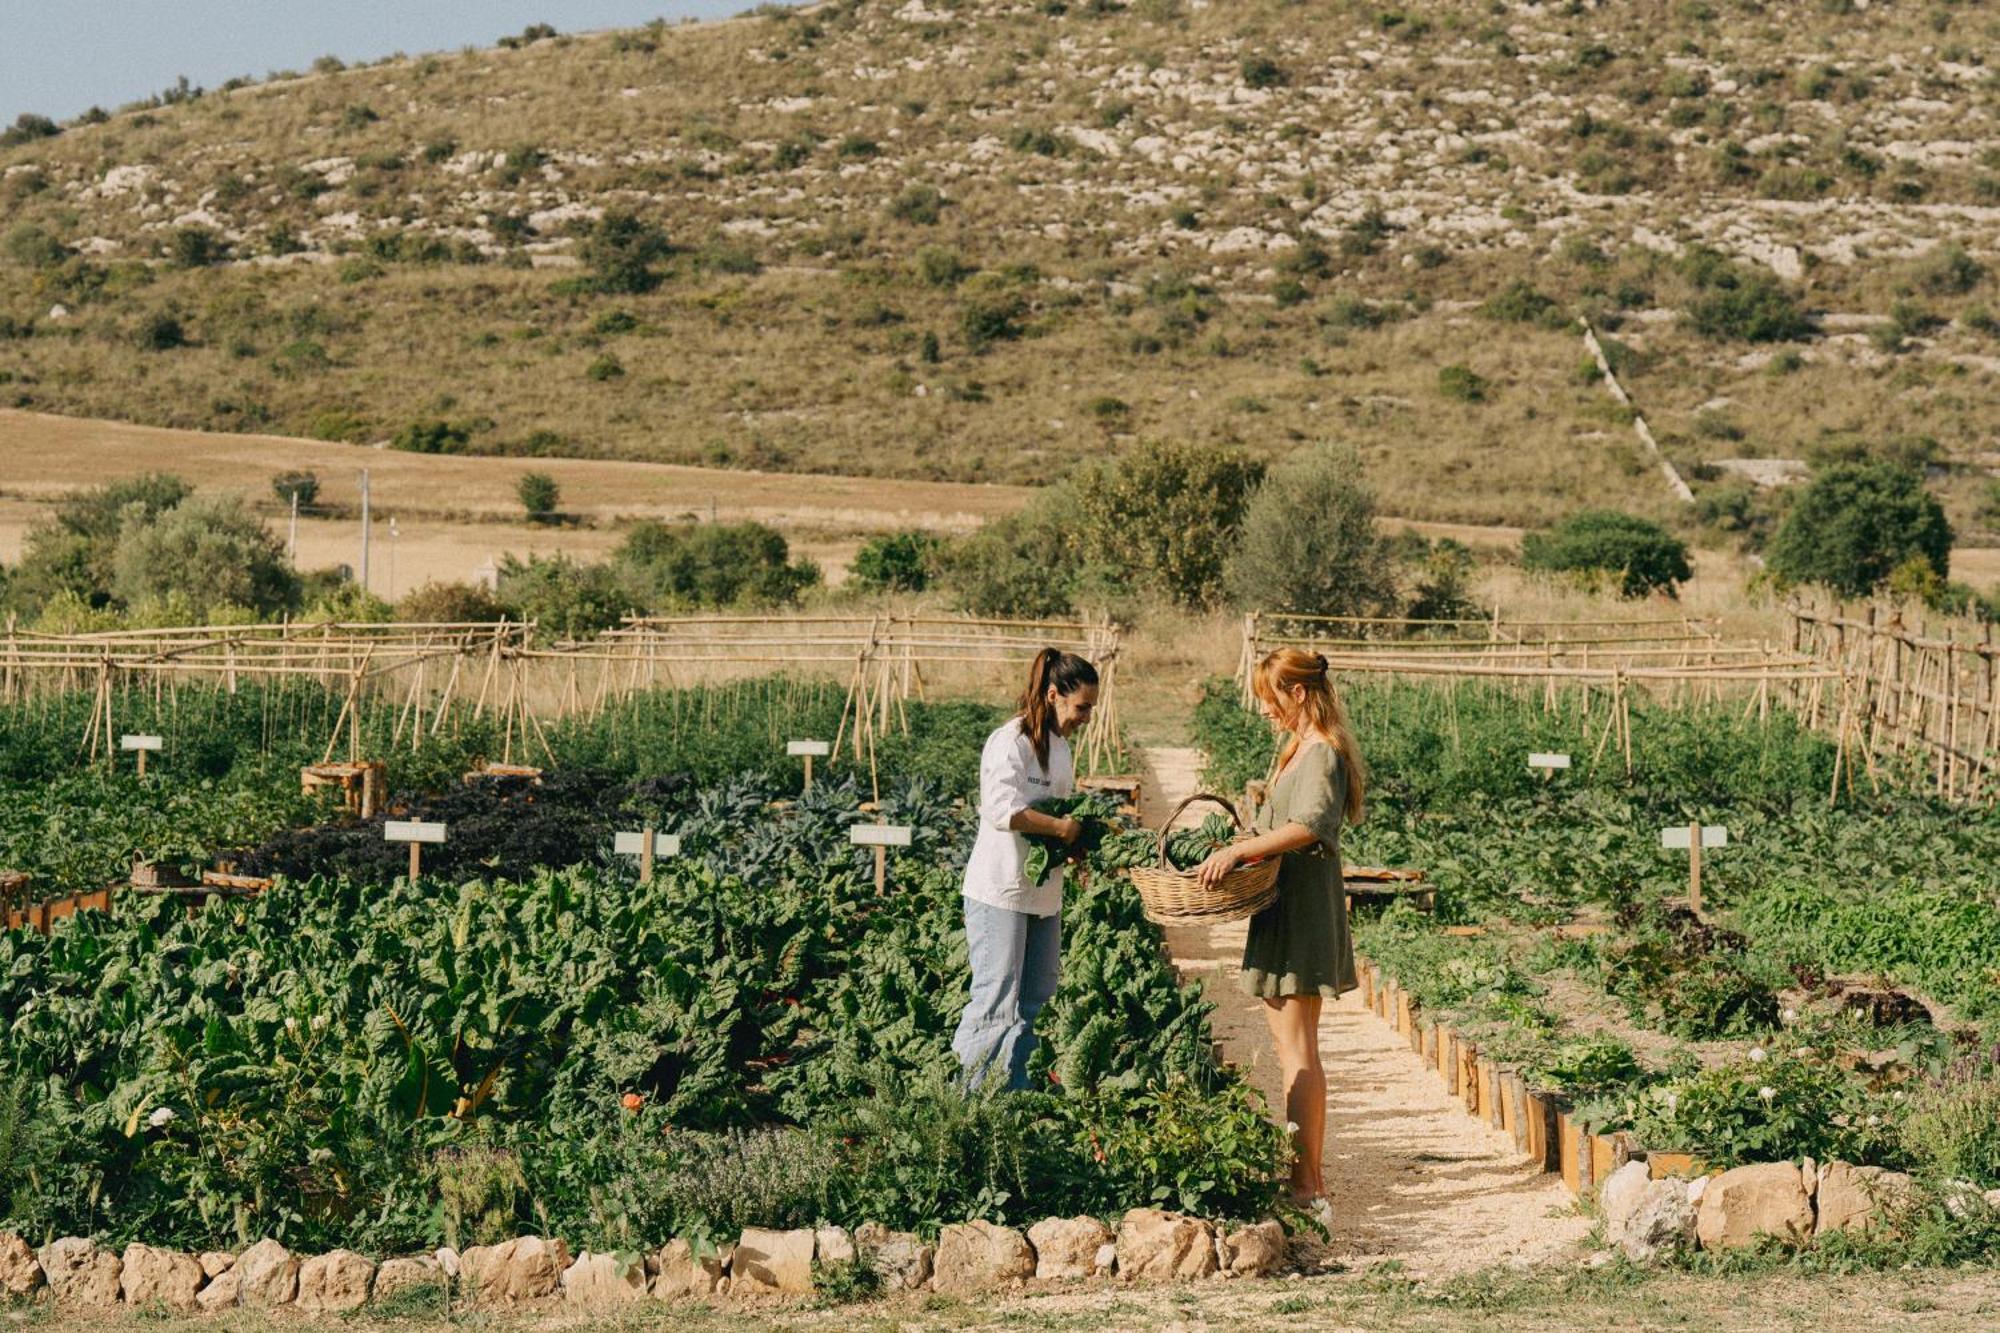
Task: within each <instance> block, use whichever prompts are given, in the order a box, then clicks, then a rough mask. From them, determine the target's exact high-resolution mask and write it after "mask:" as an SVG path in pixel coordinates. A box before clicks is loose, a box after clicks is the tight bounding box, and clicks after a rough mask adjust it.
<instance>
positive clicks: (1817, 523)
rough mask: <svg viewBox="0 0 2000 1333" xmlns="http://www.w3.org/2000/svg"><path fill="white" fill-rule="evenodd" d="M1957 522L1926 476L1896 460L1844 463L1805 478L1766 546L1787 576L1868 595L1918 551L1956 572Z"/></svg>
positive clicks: (1772, 563)
mask: <svg viewBox="0 0 2000 1333" xmlns="http://www.w3.org/2000/svg"><path fill="white" fill-rule="evenodd" d="M1951 542H1952V531H1951V524H1950V523H1949V522H1948V521H1947V520H1946V518H1945V514H1944V506H1943V505H1941V504H1939V503H1938V501H1937V497H1936V496H1934V495H1932V494H1931V493H1930V491H1928V490H1927V489H1925V487H1924V482H1923V478H1922V477H1921V476H1919V475H1918V474H1917V473H1916V472H1913V471H1911V470H1910V469H1908V468H1903V467H1898V466H1896V465H1895V464H1893V463H1842V464H1838V465H1836V466H1833V467H1829V468H1825V469H1822V470H1821V471H1820V472H1819V473H1818V474H1817V475H1815V476H1814V477H1813V479H1812V480H1811V481H1810V482H1808V483H1807V484H1806V487H1805V489H1804V490H1802V491H1801V492H1800V493H1799V495H1798V498H1797V499H1796V500H1794V501H1793V502H1792V507H1791V509H1790V510H1789V511H1788V512H1787V513H1786V514H1785V517H1784V519H1783V520H1782V521H1781V522H1780V523H1779V524H1778V531H1777V533H1776V534H1775V535H1774V536H1773V537H1772V538H1771V545H1770V548H1769V550H1768V551H1767V552H1766V559H1767V561H1768V563H1769V568H1770V570H1771V573H1772V574H1773V575H1774V576H1775V577H1776V578H1778V579H1779V580H1781V581H1783V582H1787V583H1821V584H1825V585H1826V586H1827V587H1829V588H1831V589H1833V590H1834V591H1835V592H1837V593H1839V594H1840V595H1841V596H1843V597H1863V596H1866V595H1867V594H1869V593H1871V592H1873V591H1875V589H1876V588H1878V587H1880V586H1881V585H1882V583H1883V582H1884V581H1885V580H1887V579H1888V577H1889V575H1890V572H1891V571H1893V570H1894V569H1895V568H1896V567H1897V566H1898V565H1901V564H1903V563H1904V562H1905V561H1907V560H1909V559H1910V558H1911V557H1912V556H1918V557H1921V558H1922V559H1923V560H1924V561H1926V562H1927V563H1928V564H1929V565H1930V567H1931V568H1932V569H1933V570H1934V571H1936V573H1937V576H1938V577H1939V578H1940V579H1942V578H1944V577H1945V576H1947V575H1948V574H1949V573H1950V572H1951Z"/></svg>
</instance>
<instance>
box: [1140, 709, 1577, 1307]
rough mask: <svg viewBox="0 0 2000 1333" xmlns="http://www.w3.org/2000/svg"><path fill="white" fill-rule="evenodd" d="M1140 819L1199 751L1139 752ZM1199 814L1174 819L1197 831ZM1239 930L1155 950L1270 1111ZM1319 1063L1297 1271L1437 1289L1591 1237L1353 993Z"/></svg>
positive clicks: (1259, 1017) (1158, 811) (1266, 1064)
mask: <svg viewBox="0 0 2000 1333" xmlns="http://www.w3.org/2000/svg"><path fill="white" fill-rule="evenodd" d="M1140 753H1141V756H1142V761H1143V769H1142V780H1143V781H1144V784H1145V785H1144V787H1143V788H1142V789H1141V813H1142V815H1143V817H1144V818H1145V819H1146V821H1147V822H1148V823H1149V824H1151V825H1152V826H1154V827H1157V826H1158V823H1159V821H1161V820H1163V819H1165V817H1166V816H1167V814H1168V812H1170V811H1171V810H1172V809H1173V807H1174V805H1175V804H1176V803H1177V802H1179V801H1180V800H1181V799H1182V798H1183V797H1184V796H1186V795H1187V794H1188V793H1190V792H1192V791H1194V790H1196V789H1197V782H1198V779H1199V774H1200V766H1201V753H1200V751H1198V750H1193V749H1185V748H1175V747H1165V746H1161V747H1152V748H1147V749H1144V750H1142V751H1141V752H1140ZM1201 809H1202V807H1200V806H1196V807H1194V808H1193V809H1190V810H1189V811H1187V812H1186V813H1185V814H1183V815H1182V816H1181V820H1182V822H1186V821H1190V820H1198V819H1199V818H1200V814H1201ZM1246 932H1247V926H1246V925H1245V923H1242V922H1234V923H1230V924H1227V925H1221V926H1212V927H1206V928H1202V929H1190V930H1170V931H1168V932H1167V947H1168V948H1169V949H1170V950H1171V951H1172V953H1173V956H1174V961H1175V963H1176V964H1177V965H1178V966H1179V967H1180V969H1181V971H1182V973H1183V975H1185V976H1188V977H1191V978H1198V979H1199V980H1200V982H1201V985H1202V987H1203V990H1204V991H1205V992H1206V994H1207V995H1208V997H1209V999H1210V1000H1212V1001H1213V1002H1214V1004H1215V1006H1216V1010H1215V1014H1214V1016H1213V1017H1212V1019H1211V1020H1210V1021H1211V1023H1212V1024H1213V1026H1214V1029H1215V1035H1216V1040H1217V1041H1219V1042H1220V1043H1221V1045H1222V1050H1223V1055H1224V1058H1226V1059H1228V1060H1229V1061H1231V1062H1232V1063H1235V1064H1237V1065H1240V1066H1243V1067H1244V1068H1245V1069H1247V1070H1248V1071H1249V1074H1250V1077H1251V1080H1252V1082H1254V1083H1255V1084H1256V1086H1257V1087H1258V1088H1259V1089H1260V1090H1261V1091H1262V1092H1263V1093H1264V1096H1265V1097H1266V1099H1267V1100H1269V1101H1271V1102H1272V1103H1273V1104H1274V1105H1276V1104H1278V1103H1279V1098H1278V1091H1279V1090H1278V1069H1277V1061H1276V1058H1275V1056H1274V1055H1273V1053H1272V1049H1271V1039H1270V1035H1269V1033H1268V1031H1267V1030H1266V1028H1265V1025H1264V1017H1263V1012H1262V1004H1261V1002H1259V1001H1257V1000H1255V999H1253V998H1250V997H1248V996H1246V995H1244V994H1243V992H1242V991H1241V990H1240V989H1239V988H1238V986H1237V963H1238V960H1240V959H1241V958H1242V956H1243V940H1244V936H1245V934H1246ZM1320 1053H1321V1056H1322V1058H1323V1059H1324V1060H1325V1062H1326V1069H1327V1083H1328V1088H1329V1095H1328V1104H1327V1136H1326V1156H1325V1159H1324V1162H1323V1168H1324V1172H1325V1176H1326V1183H1327V1190H1328V1193H1329V1195H1330V1196H1331V1198H1332V1200H1333V1206H1334V1214H1335V1217H1334V1228H1333V1235H1332V1237H1331V1239H1330V1242H1329V1243H1328V1244H1327V1245H1325V1246H1323V1247H1314V1249H1313V1250H1312V1251H1311V1252H1310V1253H1309V1254H1308V1256H1307V1264H1308V1266H1309V1267H1312V1268H1316V1269H1319V1270H1321V1271H1324V1270H1326V1269H1328V1268H1334V1267H1347V1268H1364V1269H1368V1268H1378V1267H1382V1266H1392V1267H1393V1269H1394V1271H1397V1272H1399V1273H1403V1274H1406V1275H1409V1276H1411V1277H1415V1278H1422V1279H1436V1278H1447V1277H1451V1276H1454V1275H1461V1274H1467V1273H1474V1272H1479V1271H1481V1270H1485V1269H1490V1268H1493V1267H1495V1266H1496V1265H1509V1266H1516V1267H1527V1266H1532V1265H1541V1264H1547V1263H1560V1262H1566V1261H1571V1260H1574V1259H1576V1258H1577V1257H1579V1255H1580V1253H1581V1251H1580V1246H1581V1244H1582V1242H1583V1240H1584V1238H1585V1237H1586V1236H1587V1235H1588V1234H1589V1232H1590V1229H1591V1225H1592V1223H1591V1219H1590V1218H1589V1217H1588V1215H1587V1214H1586V1213H1585V1212H1584V1211H1583V1210H1582V1209H1580V1208H1579V1207H1578V1206H1577V1204H1576V1202H1575V1200H1574V1199H1572V1198H1571V1197H1570V1195H1569V1193H1568V1191H1567V1190H1565V1189H1564V1188H1563V1185H1562V1182H1561V1180H1560V1179H1558V1178H1557V1177H1555V1176H1553V1175H1548V1174H1544V1173H1543V1172H1541V1171H1540V1170H1539V1169H1538V1168H1537V1167H1536V1166H1534V1165H1532V1164H1530V1163H1529V1162H1528V1160H1527V1159H1526V1158H1525V1157H1524V1156H1523V1155H1522V1154H1521V1153H1520V1152H1519V1151H1518V1150H1517V1149H1516V1148H1515V1146H1514V1141H1513V1138H1512V1137H1511V1136H1510V1135H1507V1134H1503V1133H1501V1132H1499V1131H1497V1130H1493V1129H1491V1128H1489V1127H1487V1126H1485V1125H1483V1124H1481V1123H1480V1122H1479V1121H1477V1120H1475V1119H1474V1118H1473V1117H1471V1116H1469V1115H1467V1114H1466V1113H1465V1108H1464V1106H1463V1104H1462V1103H1460V1102H1459V1101H1458V1100H1456V1099H1455V1098H1453V1097H1451V1096H1450V1095H1449V1094H1447V1093H1446V1091H1445V1088H1444V1083H1443V1081H1442V1080H1441V1079H1440V1078H1439V1077H1438V1075H1437V1073H1436V1072H1435V1071H1434V1070H1431V1069H1429V1068H1428V1067H1426V1066H1425V1064H1424V1062H1423V1061H1422V1060H1420V1059H1418V1058H1417V1056H1415V1055H1413V1054H1412V1053H1411V1051H1410V1048H1409V1045H1408V1043H1407V1042H1405V1041H1404V1040H1403V1039H1402V1038H1400V1037H1398V1036H1397V1035H1396V1032H1395V1030H1394V1029H1393V1028H1391V1027H1390V1026H1389V1025H1388V1024H1387V1023H1384V1022H1383V1021H1382V1020H1381V1019H1379V1018H1377V1017H1375V1015H1374V1014H1372V1013H1370V1012H1369V1011H1368V1010H1366V1009H1364V1008H1363V1007H1362V1004H1361V998H1360V993H1359V992H1358V991H1354V992H1349V993H1348V994H1347V995H1345V996H1342V997H1341V999H1340V1000H1339V1001H1337V1002H1336V1003H1334V1004H1332V1005H1330V1006H1328V1007H1327V1009H1326V1011H1325V1013H1324V1015H1323V1017H1322V1020H1321V1028H1320Z"/></svg>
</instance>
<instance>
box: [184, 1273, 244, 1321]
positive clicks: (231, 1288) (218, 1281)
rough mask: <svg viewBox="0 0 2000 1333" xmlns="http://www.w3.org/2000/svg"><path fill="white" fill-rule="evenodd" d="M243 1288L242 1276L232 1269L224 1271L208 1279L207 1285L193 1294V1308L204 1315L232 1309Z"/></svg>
mask: <svg viewBox="0 0 2000 1333" xmlns="http://www.w3.org/2000/svg"><path fill="white" fill-rule="evenodd" d="M242 1286H243V1274H241V1273H239V1272H237V1271H236V1270H235V1269H234V1268H228V1269H224V1270H223V1271H222V1272H220V1273H217V1274H216V1275H215V1276H214V1277H212V1278H210V1279H209V1282H208V1285H207V1286H205V1287H203V1288H202V1289H201V1290H200V1291H198V1292H196V1293H195V1296H194V1308H195V1309H197V1310H200V1311H201V1312H202V1313H204V1314H213V1313H215V1312H216V1311H217V1310H227V1309H231V1308H233V1307H234V1306H235V1305H236V1303H237V1297H238V1295H239V1294H240V1292H241V1289H242Z"/></svg>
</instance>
